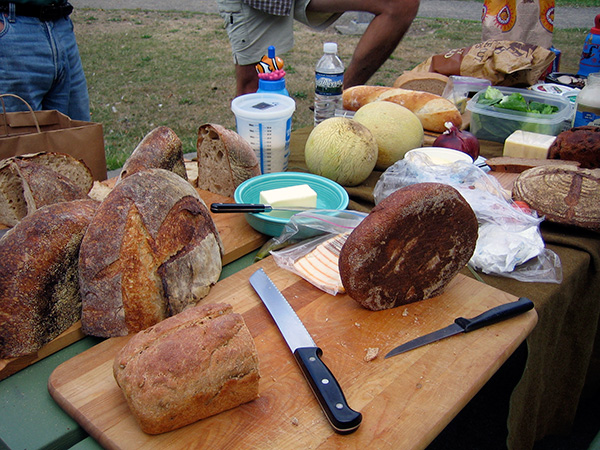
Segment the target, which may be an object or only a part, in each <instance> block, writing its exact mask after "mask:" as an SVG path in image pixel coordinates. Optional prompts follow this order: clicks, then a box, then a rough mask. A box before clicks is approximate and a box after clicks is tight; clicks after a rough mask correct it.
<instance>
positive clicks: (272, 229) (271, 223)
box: [233, 172, 349, 236]
mask: <svg viewBox="0 0 600 450" xmlns="http://www.w3.org/2000/svg"><path fill="white" fill-rule="evenodd" d="M299 184H308V185H309V186H310V187H311V188H312V189H313V190H314V191H315V192H316V193H317V208H319V209H346V208H347V207H348V202H349V198H348V193H347V192H346V190H345V189H344V188H343V187H342V186H340V185H339V184H338V183H336V182H335V181H332V180H330V179H328V178H325V177H321V176H319V175H314V174H312V173H303V172H276V173H266V174H263V175H258V176H256V177H253V178H250V179H248V180H246V181H244V182H243V183H242V184H240V185H239V186H238V187H237V189H236V190H235V192H234V194H233V198H234V200H235V202H236V203H258V202H259V199H260V193H261V192H262V191H267V190H269V189H279V188H283V187H288V186H296V185H299ZM246 220H247V221H248V223H249V224H250V226H251V227H252V228H254V229H255V230H256V231H258V232H260V233H263V234H267V235H269V236H279V235H280V234H281V232H282V231H283V228H284V227H285V224H286V223H288V222H289V219H287V218H282V217H271V216H270V215H269V214H264V213H253V214H246Z"/></svg>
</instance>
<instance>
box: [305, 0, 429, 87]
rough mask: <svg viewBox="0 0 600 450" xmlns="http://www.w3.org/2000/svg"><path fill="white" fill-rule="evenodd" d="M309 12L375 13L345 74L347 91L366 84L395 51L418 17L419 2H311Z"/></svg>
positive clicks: (373, 0)
mask: <svg viewBox="0 0 600 450" xmlns="http://www.w3.org/2000/svg"><path fill="white" fill-rule="evenodd" d="M308 10H310V11H316V12H346V11H366V12H370V13H373V14H375V17H374V18H373V20H372V21H371V23H370V24H369V26H368V27H367V29H366V30H365V32H364V33H363V35H362V37H361V38H360V40H359V42H358V45H357V46H356V48H355V49H354V54H353V56H352V60H351V61H350V64H348V68H347V69H346V72H345V74H344V88H349V87H352V86H356V85H360V84H365V83H366V82H367V81H368V80H369V78H371V76H372V75H373V74H374V73H375V72H376V71H377V70H378V69H379V68H380V67H381V66H382V65H383V63H384V62H385V61H386V60H387V59H388V58H389V56H390V55H391V54H392V53H393V52H394V50H395V49H396V47H397V46H398V44H399V43H400V41H401V40H402V37H403V36H404V34H405V33H406V32H407V31H408V28H409V27H410V25H411V24H412V22H413V20H414V18H415V17H416V15H417V12H418V10H419V0H311V2H310V3H309V5H308Z"/></svg>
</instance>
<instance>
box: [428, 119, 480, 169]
mask: <svg viewBox="0 0 600 450" xmlns="http://www.w3.org/2000/svg"><path fill="white" fill-rule="evenodd" d="M445 125H446V128H448V129H447V130H446V131H444V133H442V134H440V135H439V136H438V137H437V139H436V140H435V141H434V143H433V146H434V147H444V148H452V149H454V150H460V151H461V152H464V153H466V154H467V155H469V156H470V157H471V158H473V161H475V160H476V159H477V158H478V157H479V141H478V140H477V138H476V137H475V136H474V135H473V134H471V133H469V132H468V131H465V130H459V129H458V128H456V126H455V125H454V124H453V123H451V122H446V124H445Z"/></svg>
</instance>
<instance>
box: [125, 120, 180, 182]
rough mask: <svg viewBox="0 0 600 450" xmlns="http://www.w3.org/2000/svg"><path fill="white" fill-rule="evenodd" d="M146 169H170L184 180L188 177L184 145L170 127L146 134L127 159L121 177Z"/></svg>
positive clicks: (159, 128)
mask: <svg viewBox="0 0 600 450" xmlns="http://www.w3.org/2000/svg"><path fill="white" fill-rule="evenodd" d="M146 169H165V170H170V171H171V172H173V173H176V174H177V175H179V176H180V177H181V178H183V179H184V180H187V179H188V178H187V172H186V170H185V163H184V161H183V145H182V143H181V140H180V139H179V137H178V136H177V135H176V134H175V132H174V131H173V130H171V129H170V128H169V127H157V128H155V129H153V130H152V131H150V132H149V133H148V134H147V135H146V136H144V139H142V140H141V142H140V143H139V144H138V146H137V147H136V148H135V150H133V153H132V154H131V156H130V157H129V158H127V161H125V164H124V165H123V170H122V171H121V174H120V178H126V177H128V176H130V175H133V174H134V173H136V172H140V171H142V170H146Z"/></svg>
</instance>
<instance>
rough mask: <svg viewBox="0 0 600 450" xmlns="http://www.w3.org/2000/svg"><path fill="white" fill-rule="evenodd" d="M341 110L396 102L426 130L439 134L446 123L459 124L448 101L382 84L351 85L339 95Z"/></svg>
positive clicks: (432, 95) (458, 118) (453, 106)
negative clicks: (378, 102) (416, 118)
mask: <svg viewBox="0 0 600 450" xmlns="http://www.w3.org/2000/svg"><path fill="white" fill-rule="evenodd" d="M342 99H343V105H344V109H345V110H348V111H358V109H359V108H360V107H361V106H364V105H366V104H367V103H371V102H376V101H388V102H393V103H397V104H399V105H401V106H404V107H405V108H408V109H409V110H411V111H412V112H413V113H414V114H415V115H416V116H417V117H418V118H419V120H420V121H421V124H422V125H423V128H424V129H425V130H428V131H435V132H437V133H443V132H444V131H446V126H445V123H446V122H451V123H453V124H454V125H455V126H456V127H457V128H460V127H461V126H462V116H461V115H460V112H459V111H458V109H457V108H456V106H455V105H454V103H452V102H451V101H450V100H447V99H445V98H444V97H441V96H439V95H436V94H431V93H429V92H421V91H413V90H410V89H400V88H391V87H385V86H354V87H351V88H348V89H345V90H344V92H343V94H342Z"/></svg>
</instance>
